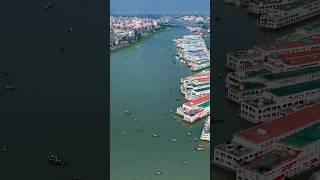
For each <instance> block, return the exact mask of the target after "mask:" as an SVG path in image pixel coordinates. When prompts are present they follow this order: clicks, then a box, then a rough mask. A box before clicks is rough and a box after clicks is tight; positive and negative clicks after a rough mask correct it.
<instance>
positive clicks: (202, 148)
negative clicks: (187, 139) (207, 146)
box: [195, 144, 204, 151]
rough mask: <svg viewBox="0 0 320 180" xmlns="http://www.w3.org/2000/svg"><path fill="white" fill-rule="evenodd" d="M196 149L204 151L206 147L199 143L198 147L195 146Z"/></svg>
mask: <svg viewBox="0 0 320 180" xmlns="http://www.w3.org/2000/svg"><path fill="white" fill-rule="evenodd" d="M195 150H196V151H203V150H204V147H203V146H202V145H200V144H199V145H198V146H197V147H195Z"/></svg>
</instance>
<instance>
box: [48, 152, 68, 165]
mask: <svg viewBox="0 0 320 180" xmlns="http://www.w3.org/2000/svg"><path fill="white" fill-rule="evenodd" d="M48 162H49V163H50V164H52V165H55V166H65V165H66V163H65V162H64V161H63V160H62V159H61V158H59V157H58V156H57V155H55V154H51V155H49V156H48Z"/></svg>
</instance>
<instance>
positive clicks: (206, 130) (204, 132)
mask: <svg viewBox="0 0 320 180" xmlns="http://www.w3.org/2000/svg"><path fill="white" fill-rule="evenodd" d="M200 139H201V140H204V141H210V116H208V118H207V119H206V121H205V123H204V127H203V129H202V132H201V136H200Z"/></svg>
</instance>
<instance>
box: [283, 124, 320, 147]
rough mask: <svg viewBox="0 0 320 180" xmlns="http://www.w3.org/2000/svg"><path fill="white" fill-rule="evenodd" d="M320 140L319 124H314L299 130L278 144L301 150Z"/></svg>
mask: <svg viewBox="0 0 320 180" xmlns="http://www.w3.org/2000/svg"><path fill="white" fill-rule="evenodd" d="M319 139H320V123H316V124H314V125H312V126H310V127H308V128H305V129H304V130H301V131H299V132H297V133H295V134H293V135H291V136H289V137H287V138H285V139H283V140H281V141H280V142H281V143H283V144H287V145H290V146H293V147H297V148H301V147H304V146H306V145H308V144H311V143H313V142H314V141H317V140H319Z"/></svg>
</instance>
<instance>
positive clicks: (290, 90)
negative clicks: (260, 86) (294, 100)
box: [268, 80, 320, 97]
mask: <svg viewBox="0 0 320 180" xmlns="http://www.w3.org/2000/svg"><path fill="white" fill-rule="evenodd" d="M319 88H320V80H315V81H309V82H305V83H300V84H295V85H291V86H285V87H280V88H276V89H271V90H268V91H269V92H271V93H273V94H274V95H276V96H279V97H281V96H288V95H293V94H297V93H301V92H304V91H310V90H314V89H319Z"/></svg>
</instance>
